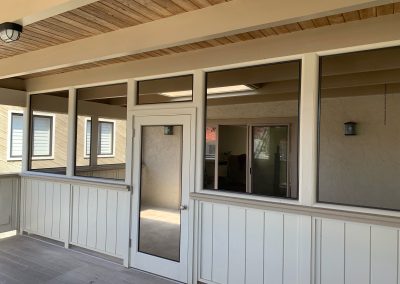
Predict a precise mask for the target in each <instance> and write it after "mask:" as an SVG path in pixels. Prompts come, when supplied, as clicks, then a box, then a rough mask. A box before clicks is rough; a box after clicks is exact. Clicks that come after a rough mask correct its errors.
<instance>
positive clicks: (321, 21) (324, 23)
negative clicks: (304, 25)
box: [312, 17, 329, 28]
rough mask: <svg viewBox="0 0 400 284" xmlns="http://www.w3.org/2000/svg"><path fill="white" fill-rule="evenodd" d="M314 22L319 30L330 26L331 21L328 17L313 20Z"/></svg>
mask: <svg viewBox="0 0 400 284" xmlns="http://www.w3.org/2000/svg"><path fill="white" fill-rule="evenodd" d="M312 21H313V23H314V25H315V26H316V27H317V28H320V27H325V26H329V21H328V18H327V17H321V18H317V19H313V20H312Z"/></svg>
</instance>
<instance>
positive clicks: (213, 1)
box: [208, 0, 226, 5]
mask: <svg viewBox="0 0 400 284" xmlns="http://www.w3.org/2000/svg"><path fill="white" fill-rule="evenodd" d="M208 1H209V2H210V3H211V5H218V4H222V3H225V2H226V1H225V0H208Z"/></svg>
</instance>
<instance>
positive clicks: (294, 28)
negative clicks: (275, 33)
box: [285, 23, 303, 33]
mask: <svg viewBox="0 0 400 284" xmlns="http://www.w3.org/2000/svg"><path fill="white" fill-rule="evenodd" d="M285 28H286V29H287V30H288V31H289V32H291V33H292V32H298V31H301V30H303V29H302V28H301V26H300V24H299V23H293V24H287V25H285Z"/></svg>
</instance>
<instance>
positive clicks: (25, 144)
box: [21, 93, 31, 172]
mask: <svg viewBox="0 0 400 284" xmlns="http://www.w3.org/2000/svg"><path fill="white" fill-rule="evenodd" d="M30 98H31V96H30V94H29V93H27V95H26V105H25V109H24V131H23V136H22V137H23V144H22V165H21V171H22V172H26V171H27V170H28V164H29V146H30V145H29V144H30V143H29V128H30V112H29V110H30V108H31V99H30Z"/></svg>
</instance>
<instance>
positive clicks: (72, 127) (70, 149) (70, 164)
mask: <svg viewBox="0 0 400 284" xmlns="http://www.w3.org/2000/svg"><path fill="white" fill-rule="evenodd" d="M75 121H76V89H75V88H70V89H69V90H68V140H67V173H66V174H67V176H68V177H72V176H74V174H75V150H76V123H75Z"/></svg>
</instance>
